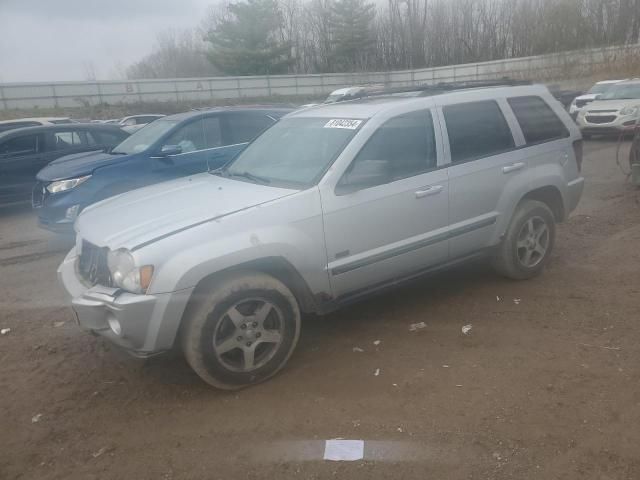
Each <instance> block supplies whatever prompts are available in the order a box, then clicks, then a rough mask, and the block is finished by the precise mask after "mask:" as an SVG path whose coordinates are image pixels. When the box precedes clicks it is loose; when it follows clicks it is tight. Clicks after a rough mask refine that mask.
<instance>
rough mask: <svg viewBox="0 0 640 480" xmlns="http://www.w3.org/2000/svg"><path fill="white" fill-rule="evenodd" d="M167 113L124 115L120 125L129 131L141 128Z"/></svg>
mask: <svg viewBox="0 0 640 480" xmlns="http://www.w3.org/2000/svg"><path fill="white" fill-rule="evenodd" d="M164 116H165V115H158V114H146V115H131V116H129V117H124V118H123V119H122V120H120V122H118V123H119V124H120V126H121V127H122V128H123V129H124V130H126V131H127V132H129V133H133V132H135V131H138V130H140V129H141V128H142V127H144V126H145V125H148V124H149V123H151V122H153V121H154V120H158V119H159V118H162V117H164Z"/></svg>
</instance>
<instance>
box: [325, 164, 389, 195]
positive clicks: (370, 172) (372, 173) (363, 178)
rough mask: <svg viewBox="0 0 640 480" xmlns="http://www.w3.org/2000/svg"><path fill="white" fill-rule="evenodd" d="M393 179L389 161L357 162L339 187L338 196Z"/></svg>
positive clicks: (337, 189)
mask: <svg viewBox="0 0 640 480" xmlns="http://www.w3.org/2000/svg"><path fill="white" fill-rule="evenodd" d="M390 178H391V165H390V163H389V161H388V160H364V161H360V162H358V161H356V163H354V164H353V166H352V167H351V169H350V170H348V171H347V172H346V173H345V174H344V176H343V177H342V179H341V180H340V182H338V185H337V186H336V194H338V195H344V194H347V193H352V192H356V191H358V190H362V189H364V188H369V187H375V186H376V185H382V184H385V183H388V182H389V180H390Z"/></svg>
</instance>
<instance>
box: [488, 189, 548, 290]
mask: <svg viewBox="0 0 640 480" xmlns="http://www.w3.org/2000/svg"><path fill="white" fill-rule="evenodd" d="M555 235H556V224H555V219H554V216H553V212H551V209H550V208H549V207H548V206H547V205H546V204H545V203H542V202H539V201H537V200H525V201H523V202H521V203H520V205H518V207H517V208H516V211H515V213H514V215H513V218H512V219H511V223H510V224H509V227H508V229H507V232H506V234H505V236H504V238H503V240H502V242H501V244H500V246H499V247H498V249H497V251H496V253H495V256H494V258H493V267H494V269H495V270H496V271H497V272H498V273H499V274H501V275H503V276H505V277H507V278H511V279H514V280H525V279H528V278H532V277H535V276H537V275H539V274H540V273H541V272H542V270H543V268H544V266H545V265H546V264H547V262H548V261H549V258H550V256H551V251H552V250H553V245H554V241H555Z"/></svg>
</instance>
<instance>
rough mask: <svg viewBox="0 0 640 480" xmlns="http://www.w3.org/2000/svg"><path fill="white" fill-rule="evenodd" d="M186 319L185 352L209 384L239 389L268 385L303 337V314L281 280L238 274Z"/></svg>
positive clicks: (206, 294) (212, 290)
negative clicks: (254, 385) (260, 384)
mask: <svg viewBox="0 0 640 480" xmlns="http://www.w3.org/2000/svg"><path fill="white" fill-rule="evenodd" d="M196 302H197V303H196V305H195V306H194V308H192V309H191V310H190V311H189V313H188V314H187V316H186V318H185V320H184V321H185V324H184V325H183V331H182V347H183V351H184V355H185V357H186V359H187V362H188V363H189V365H191V368H193V369H194V370H195V372H196V373H197V374H198V375H199V376H200V377H201V378H202V379H203V380H204V381H205V382H207V383H208V384H210V385H212V386H214V387H216V388H220V389H224V390H236V389H239V388H243V387H246V386H248V385H252V384H255V383H259V382H262V381H264V380H267V379H268V378H270V377H271V376H273V375H275V374H276V373H277V372H278V371H279V370H280V369H281V368H282V367H283V366H284V365H285V363H286V362H287V360H288V359H289V357H290V356H291V354H292V353H293V350H294V348H295V346H296V344H297V342H298V338H299V336H300V309H299V307H298V303H297V301H296V299H295V297H294V296H293V294H292V293H291V291H290V290H289V289H288V288H287V287H286V286H285V285H284V284H283V283H282V282H280V281H279V280H277V279H275V278H273V277H271V276H269V275H266V274H264V273H259V272H244V273H235V274H232V275H229V276H226V277H225V278H223V279H220V280H219V281H217V282H215V283H214V284H213V285H212V286H211V287H210V288H209V290H208V291H207V292H204V294H203V295H202V296H201V298H199V299H196Z"/></svg>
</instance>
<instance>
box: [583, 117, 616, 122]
mask: <svg viewBox="0 0 640 480" xmlns="http://www.w3.org/2000/svg"><path fill="white" fill-rule="evenodd" d="M585 119H586V120H587V122H589V123H611V122H613V121H614V120H615V119H616V116H615V115H598V116H595V115H587V116H586V117H585Z"/></svg>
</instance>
